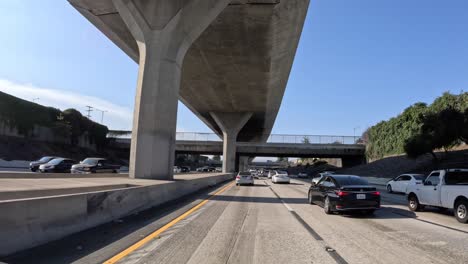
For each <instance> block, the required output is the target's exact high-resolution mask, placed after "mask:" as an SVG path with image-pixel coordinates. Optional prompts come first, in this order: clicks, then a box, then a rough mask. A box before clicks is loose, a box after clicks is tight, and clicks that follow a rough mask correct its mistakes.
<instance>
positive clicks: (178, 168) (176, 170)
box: [174, 166, 182, 173]
mask: <svg viewBox="0 0 468 264" xmlns="http://www.w3.org/2000/svg"><path fill="white" fill-rule="evenodd" d="M181 172H182V169H181V168H180V167H179V166H174V173H181Z"/></svg>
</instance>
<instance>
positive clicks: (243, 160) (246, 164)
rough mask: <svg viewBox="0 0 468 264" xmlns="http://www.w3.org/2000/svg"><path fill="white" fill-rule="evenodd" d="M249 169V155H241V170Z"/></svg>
mask: <svg viewBox="0 0 468 264" xmlns="http://www.w3.org/2000/svg"><path fill="white" fill-rule="evenodd" d="M248 169H249V157H247V156H239V171H247V170H248Z"/></svg>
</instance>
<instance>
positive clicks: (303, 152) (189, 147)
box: [115, 132, 366, 168]
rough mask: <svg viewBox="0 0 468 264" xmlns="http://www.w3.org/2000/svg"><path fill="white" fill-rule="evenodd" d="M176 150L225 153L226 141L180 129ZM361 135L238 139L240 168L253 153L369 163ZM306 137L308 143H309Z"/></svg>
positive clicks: (120, 141)
mask: <svg viewBox="0 0 468 264" xmlns="http://www.w3.org/2000/svg"><path fill="white" fill-rule="evenodd" d="M176 135H177V139H178V140H176V150H175V152H176V154H204V155H223V142H222V141H221V140H220V138H219V137H218V136H217V135H216V134H213V133H187V132H177V134H176ZM358 140H359V137H351V136H315V135H270V137H269V138H268V140H267V142H237V153H236V168H243V167H245V165H246V164H247V161H246V159H248V158H249V157H298V158H340V159H341V160H342V164H343V167H350V166H355V165H359V164H362V163H365V161H366V159H365V150H366V147H365V145H363V144H357V143H356V142H357V141H358ZM130 141H131V140H130V138H115V143H116V145H115V146H118V147H119V148H123V149H128V148H129V147H130ZM305 141H306V142H307V143H305Z"/></svg>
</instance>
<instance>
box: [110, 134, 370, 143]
mask: <svg viewBox="0 0 468 264" xmlns="http://www.w3.org/2000/svg"><path fill="white" fill-rule="evenodd" d="M108 137H117V138H130V137H131V132H130V131H129V133H127V134H125V133H120V134H119V135H115V134H112V131H111V132H110V133H109V134H108ZM176 140H187V141H222V139H221V138H220V137H219V136H218V135H217V134H215V133H199V132H177V133H176ZM267 143H289V144H363V143H362V140H361V137H355V136H333V135H283V134H271V135H270V136H269V137H268V139H267Z"/></svg>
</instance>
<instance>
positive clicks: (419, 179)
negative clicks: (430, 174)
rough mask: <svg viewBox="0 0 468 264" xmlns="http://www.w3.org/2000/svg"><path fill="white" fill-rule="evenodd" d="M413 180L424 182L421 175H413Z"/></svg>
mask: <svg viewBox="0 0 468 264" xmlns="http://www.w3.org/2000/svg"><path fill="white" fill-rule="evenodd" d="M414 179H416V180H418V181H424V176H423V175H415V176H414Z"/></svg>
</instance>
